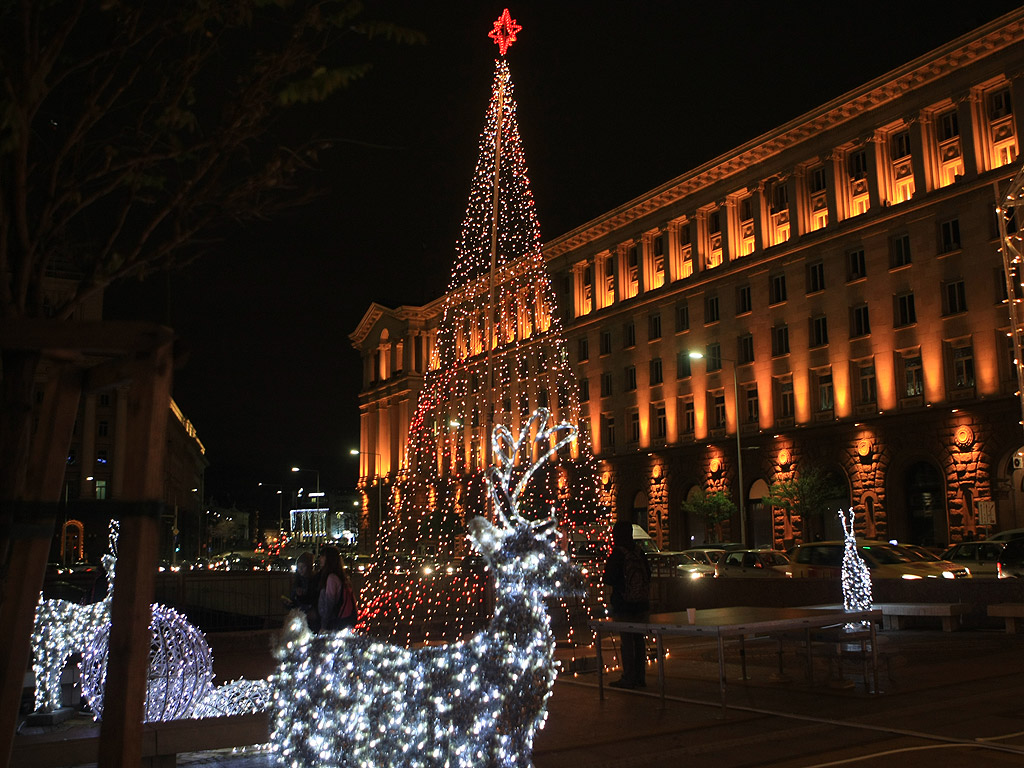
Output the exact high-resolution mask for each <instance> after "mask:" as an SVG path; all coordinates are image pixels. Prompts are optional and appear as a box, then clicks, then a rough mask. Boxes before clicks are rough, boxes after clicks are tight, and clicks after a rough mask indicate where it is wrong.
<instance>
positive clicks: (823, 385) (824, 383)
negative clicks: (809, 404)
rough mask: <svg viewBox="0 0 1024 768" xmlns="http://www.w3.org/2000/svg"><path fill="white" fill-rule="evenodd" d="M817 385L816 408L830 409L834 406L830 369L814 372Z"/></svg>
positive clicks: (820, 409) (821, 409)
mask: <svg viewBox="0 0 1024 768" xmlns="http://www.w3.org/2000/svg"><path fill="white" fill-rule="evenodd" d="M814 378H815V379H816V383H817V385H818V410H819V411H831V410H833V409H834V408H835V390H834V389H833V387H832V371H823V372H821V373H816V374H815V376H814Z"/></svg>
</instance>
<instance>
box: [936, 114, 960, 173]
mask: <svg viewBox="0 0 1024 768" xmlns="http://www.w3.org/2000/svg"><path fill="white" fill-rule="evenodd" d="M935 127H936V134H935V136H936V139H937V141H938V146H937V147H936V150H937V154H938V160H939V178H938V180H937V184H936V186H938V187H948V186H949V185H950V184H952V183H954V182H955V181H956V180H957V177H959V176H963V175H964V158H963V150H962V149H961V146H960V125H959V121H958V120H957V115H956V109H950V110H947V111H946V112H943V113H942V114H940V115H939V116H938V117H937V118H936V119H935Z"/></svg>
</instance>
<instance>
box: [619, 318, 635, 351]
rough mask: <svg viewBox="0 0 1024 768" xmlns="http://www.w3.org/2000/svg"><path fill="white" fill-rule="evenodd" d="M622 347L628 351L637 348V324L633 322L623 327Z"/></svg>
mask: <svg viewBox="0 0 1024 768" xmlns="http://www.w3.org/2000/svg"><path fill="white" fill-rule="evenodd" d="M622 346H623V347H625V348H626V349H629V348H630V347H635V346H636V324H635V323H634V322H633V321H632V320H630V321H629V322H628V323H625V324H624V325H623V326H622Z"/></svg>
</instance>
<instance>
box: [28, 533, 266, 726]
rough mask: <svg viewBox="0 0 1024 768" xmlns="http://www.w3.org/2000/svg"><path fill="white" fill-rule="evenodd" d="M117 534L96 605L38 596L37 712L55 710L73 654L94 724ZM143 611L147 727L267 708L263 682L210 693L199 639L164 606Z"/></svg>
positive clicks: (99, 710) (205, 648)
mask: <svg viewBox="0 0 1024 768" xmlns="http://www.w3.org/2000/svg"><path fill="white" fill-rule="evenodd" d="M118 533H119V523H118V521H116V520H112V521H111V522H110V534H109V542H110V553H109V554H106V555H104V556H103V558H102V560H103V567H104V570H105V571H106V574H107V594H106V596H105V597H104V599H103V600H102V601H100V602H97V603H93V604H91V605H79V604H77V603H70V602H68V601H66V600H44V599H42V595H40V600H39V605H38V606H37V608H36V616H35V626H34V630H33V633H32V654H33V665H32V669H33V672H34V673H35V681H36V690H35V708H36V711H38V712H48V711H53V710H57V709H60V708H61V706H62V705H63V700H62V692H61V684H60V678H61V673H62V672H63V670H64V665H65V664H66V663H67V661H68V659H69V658H70V657H71V655H72V654H73V653H78V652H80V653H81V654H82V661H81V664H80V669H81V673H82V675H81V677H82V695H83V696H84V697H85V699H86V700H87V701H88V702H89V706H90V707H91V709H92V710H93V716H94V717H95V718H96V719H97V720H99V719H100V717H101V716H102V714H103V691H104V688H105V683H106V675H107V656H108V648H109V638H110V601H111V600H112V598H113V595H114V582H115V570H116V566H117V539H118ZM150 609H151V611H152V616H151V619H150V625H149V628H150V636H151V641H150V653H149V670H148V676H147V686H146V715H145V717H146V721H147V722H151V721H155V720H173V719H182V718H188V717H217V716H220V715H229V714H245V713H248V712H259V711H262V710H264V709H266V708H267V706H268V704H269V700H270V685H269V682H268V681H267V680H244V679H241V680H235V681H233V682H230V683H226V684H225V685H222V686H217V687H214V686H213V684H212V680H213V656H212V654H211V653H210V646H209V644H208V643H207V642H206V638H205V636H204V635H203V633H202V632H200V631H199V630H198V629H197V628H196V627H194V626H193V625H192V624H190V623H189V622H188V621H187V619H185V617H184V616H182V615H181V614H179V613H177V612H176V611H174V610H173V609H171V608H168V607H167V606H164V605H160V604H159V603H154V604H153V605H152V606H150Z"/></svg>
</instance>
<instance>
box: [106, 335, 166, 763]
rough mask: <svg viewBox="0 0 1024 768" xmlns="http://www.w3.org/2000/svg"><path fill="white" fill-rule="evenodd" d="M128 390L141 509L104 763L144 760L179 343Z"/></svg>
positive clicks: (113, 635) (114, 661)
mask: <svg viewBox="0 0 1024 768" xmlns="http://www.w3.org/2000/svg"><path fill="white" fill-rule="evenodd" d="M148 363H149V364H148V365H146V366H145V367H143V368H142V369H141V370H140V371H139V373H138V375H137V376H136V377H135V378H134V380H133V382H132V385H131V388H130V389H129V391H128V430H127V448H126V455H125V457H124V462H125V487H124V498H125V500H126V501H138V502H140V503H139V509H138V513H137V514H134V515H127V516H125V517H124V519H122V521H121V533H120V537H119V540H118V547H117V577H116V580H115V586H114V597H113V600H112V602H111V607H110V617H111V628H110V645H109V653H108V656H107V681H106V688H105V691H104V697H103V698H104V706H103V721H102V724H101V726H100V750H99V766H100V768H121V767H124V766H135V765H139V763H140V762H141V760H142V723H143V719H144V717H145V701H146V684H147V676H148V670H149V649H150V642H151V638H150V630H149V621H150V603H152V601H153V589H154V583H155V579H156V562H157V546H158V541H159V511H160V505H159V503H155V504H154V503H148V502H152V501H155V500H158V499H160V497H161V495H162V492H163V468H164V454H165V452H166V435H167V418H168V416H167V412H168V408H169V404H170V399H171V381H172V375H173V369H174V365H173V363H174V360H173V350H172V344H171V342H169V341H165V342H164V343H162V344H160V345H159V346H157V347H156V348H155V349H154V350H153V352H152V353H151V357H150V358H149V360H148Z"/></svg>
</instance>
